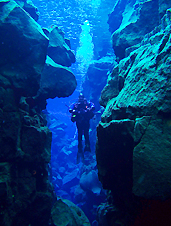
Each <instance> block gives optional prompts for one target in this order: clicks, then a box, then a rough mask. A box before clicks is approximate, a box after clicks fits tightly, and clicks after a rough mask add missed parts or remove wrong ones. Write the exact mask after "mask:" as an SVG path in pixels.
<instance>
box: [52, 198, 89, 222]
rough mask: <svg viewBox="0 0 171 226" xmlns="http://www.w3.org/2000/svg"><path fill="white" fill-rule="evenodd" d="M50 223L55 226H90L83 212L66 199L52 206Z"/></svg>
mask: <svg viewBox="0 0 171 226" xmlns="http://www.w3.org/2000/svg"><path fill="white" fill-rule="evenodd" d="M52 222H53V225H55V226H82V225H85V226H90V223H89V220H88V219H87V217H86V216H85V214H84V212H83V211H82V210H81V209H80V208H79V207H78V206H76V205H75V204H73V203H72V202H70V201H68V200H66V199H59V200H57V201H56V203H55V204H54V206H53V208H52Z"/></svg>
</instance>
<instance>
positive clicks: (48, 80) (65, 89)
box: [38, 56, 77, 100]
mask: <svg viewBox="0 0 171 226" xmlns="http://www.w3.org/2000/svg"><path fill="white" fill-rule="evenodd" d="M76 86H77V81H76V78H75V76H74V74H73V73H72V72H71V70H69V69H68V68H67V67H63V66H61V65H59V64H56V63H55V62H54V61H53V60H52V59H51V58H50V57H49V56H47V59H46V64H45V66H44V69H43V72H42V75H41V81H40V90H39V93H38V98H41V99H44V100H45V99H48V98H55V97H68V96H70V95H71V94H72V93H73V92H74V90H75V88H76Z"/></svg>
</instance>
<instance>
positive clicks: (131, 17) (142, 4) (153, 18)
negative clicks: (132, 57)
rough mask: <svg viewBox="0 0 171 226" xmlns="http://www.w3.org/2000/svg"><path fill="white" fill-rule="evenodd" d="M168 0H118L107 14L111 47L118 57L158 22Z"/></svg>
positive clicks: (121, 56) (170, 3)
mask: <svg viewBox="0 0 171 226" xmlns="http://www.w3.org/2000/svg"><path fill="white" fill-rule="evenodd" d="M169 7H171V2H170V1H160V0H150V1H147V0H136V1H135V0H128V1H125V0H119V1H118V2H117V4H116V5H115V7H114V10H113V11H112V13H111V14H110V15H109V19H108V24H109V30H110V31H111V32H112V43H113V49H114V51H115V54H116V56H117V57H118V58H119V59H123V58H124V57H125V49H126V48H128V47H130V46H133V45H136V44H138V43H140V42H141V40H142V39H143V37H144V35H145V34H147V33H149V32H151V31H152V30H153V29H154V28H155V27H156V26H158V25H159V24H160V20H161V18H162V16H163V15H164V14H165V12H166V10H167V8H169Z"/></svg>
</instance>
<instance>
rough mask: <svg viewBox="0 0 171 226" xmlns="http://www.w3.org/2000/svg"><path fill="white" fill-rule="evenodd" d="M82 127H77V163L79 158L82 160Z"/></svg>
mask: <svg viewBox="0 0 171 226" xmlns="http://www.w3.org/2000/svg"><path fill="white" fill-rule="evenodd" d="M82 133H83V131H82V129H81V128H79V127H78V153H77V163H79V162H80V158H81V159H82V161H84V153H83V146H82Z"/></svg>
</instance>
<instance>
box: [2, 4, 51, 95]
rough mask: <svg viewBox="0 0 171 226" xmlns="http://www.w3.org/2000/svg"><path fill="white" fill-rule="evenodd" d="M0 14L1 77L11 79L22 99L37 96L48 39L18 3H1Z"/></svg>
mask: <svg viewBox="0 0 171 226" xmlns="http://www.w3.org/2000/svg"><path fill="white" fill-rule="evenodd" d="M0 10H1V17H0V30H1V36H0V43H1V44H0V50H1V51H0V66H1V67H0V73H1V75H4V76H5V77H6V78H8V79H10V82H11V83H12V85H13V86H14V88H15V89H16V90H18V92H20V93H21V94H22V95H26V94H27V95H28V94H29V95H35V94H36V93H37V90H38V89H39V83H40V76H41V71H42V69H43V66H44V63H45V59H46V53H47V46H48V42H49V41H48V38H47V37H46V36H45V34H44V33H43V31H42V29H41V27H40V26H39V25H38V24H37V23H36V22H35V21H34V20H33V19H32V18H31V17H30V16H29V15H28V14H27V13H26V12H25V11H24V10H23V9H22V8H21V7H20V6H19V5H18V4H17V3H16V2H15V1H1V2H0ZM18 15H19V16H18ZM11 34H12V35H11Z"/></svg>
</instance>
